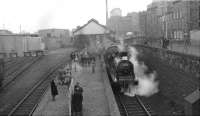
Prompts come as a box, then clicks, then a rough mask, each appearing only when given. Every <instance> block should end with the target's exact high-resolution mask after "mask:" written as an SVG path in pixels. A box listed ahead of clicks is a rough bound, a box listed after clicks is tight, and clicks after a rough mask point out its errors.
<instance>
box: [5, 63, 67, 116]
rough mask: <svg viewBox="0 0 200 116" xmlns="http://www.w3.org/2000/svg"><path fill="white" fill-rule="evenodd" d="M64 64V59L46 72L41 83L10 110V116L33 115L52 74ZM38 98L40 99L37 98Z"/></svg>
mask: <svg viewBox="0 0 200 116" xmlns="http://www.w3.org/2000/svg"><path fill="white" fill-rule="evenodd" d="M62 65H64V64H63V61H62V62H60V63H59V64H56V66H55V67H53V68H51V69H50V71H48V72H47V74H45V75H46V76H45V78H43V79H42V80H41V81H40V82H39V83H37V84H36V85H35V86H34V87H33V88H32V89H31V90H30V91H29V92H28V93H27V94H26V96H25V97H24V98H23V99H22V100H20V102H18V104H17V105H15V107H14V108H13V109H12V110H11V111H10V112H9V114H8V116H13V115H29V116H30V115H32V114H33V112H34V110H35V109H36V106H37V105H38V102H39V100H40V98H41V96H42V95H43V94H44V92H45V91H46V89H47V87H48V84H49V82H50V81H51V79H52V78H53V76H52V74H53V73H54V72H55V71H56V70H57V69H58V68H59V67H61V66H62ZM36 98H38V99H36Z"/></svg>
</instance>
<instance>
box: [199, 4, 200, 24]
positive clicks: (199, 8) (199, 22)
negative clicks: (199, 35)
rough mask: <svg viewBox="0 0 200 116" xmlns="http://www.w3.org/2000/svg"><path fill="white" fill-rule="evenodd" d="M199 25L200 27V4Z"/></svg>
mask: <svg viewBox="0 0 200 116" xmlns="http://www.w3.org/2000/svg"><path fill="white" fill-rule="evenodd" d="M199 27H200V6H199Z"/></svg>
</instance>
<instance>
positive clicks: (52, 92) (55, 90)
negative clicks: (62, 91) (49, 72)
mask: <svg viewBox="0 0 200 116" xmlns="http://www.w3.org/2000/svg"><path fill="white" fill-rule="evenodd" d="M51 95H52V100H53V101H55V96H56V95H58V90H57V86H56V84H55V82H54V80H52V81H51Z"/></svg>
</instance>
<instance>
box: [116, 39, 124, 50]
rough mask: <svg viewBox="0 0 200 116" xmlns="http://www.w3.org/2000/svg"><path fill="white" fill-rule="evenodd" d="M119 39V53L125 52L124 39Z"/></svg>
mask: <svg viewBox="0 0 200 116" xmlns="http://www.w3.org/2000/svg"><path fill="white" fill-rule="evenodd" d="M118 39H119V42H120V44H119V45H118V46H117V47H118V48H119V51H124V49H125V47H124V41H123V38H121V37H119V38H118Z"/></svg>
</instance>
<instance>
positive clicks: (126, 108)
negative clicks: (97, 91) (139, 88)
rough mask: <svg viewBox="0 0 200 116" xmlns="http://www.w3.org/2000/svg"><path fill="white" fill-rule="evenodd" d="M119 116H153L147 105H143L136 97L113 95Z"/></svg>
mask: <svg viewBox="0 0 200 116" xmlns="http://www.w3.org/2000/svg"><path fill="white" fill-rule="evenodd" d="M115 97H116V101H117V103H118V106H119V110H120V113H121V116H155V115H156V114H155V113H154V112H152V111H151V108H150V106H149V105H146V104H144V103H143V102H142V101H141V100H140V98H139V97H138V96H134V97H129V96H126V95H124V94H115Z"/></svg>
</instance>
